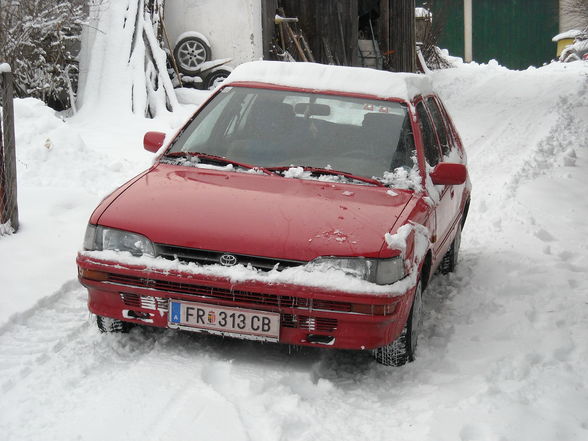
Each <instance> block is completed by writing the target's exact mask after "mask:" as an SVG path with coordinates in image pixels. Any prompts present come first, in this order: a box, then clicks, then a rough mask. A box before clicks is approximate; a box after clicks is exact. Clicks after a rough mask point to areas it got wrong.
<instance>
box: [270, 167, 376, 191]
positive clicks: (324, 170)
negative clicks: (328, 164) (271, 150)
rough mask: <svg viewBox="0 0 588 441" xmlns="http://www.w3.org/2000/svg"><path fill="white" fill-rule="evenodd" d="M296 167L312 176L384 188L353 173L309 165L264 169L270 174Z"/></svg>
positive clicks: (373, 180)
mask: <svg viewBox="0 0 588 441" xmlns="http://www.w3.org/2000/svg"><path fill="white" fill-rule="evenodd" d="M296 167H302V169H303V170H304V171H308V172H311V173H312V174H317V175H332V176H343V177H345V178H347V179H350V180H354V181H361V182H367V183H368V184H372V185H377V186H378V187H385V186H386V185H385V184H384V183H383V182H380V181H378V180H377V179H372V178H366V177H364V176H358V175H354V174H353V173H349V172H346V171H340V170H332V169H330V168H321V167H312V166H309V165H288V166H281V167H266V169H267V170H269V171H272V172H284V171H287V170H289V169H291V168H296Z"/></svg>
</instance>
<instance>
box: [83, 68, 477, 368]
mask: <svg viewBox="0 0 588 441" xmlns="http://www.w3.org/2000/svg"><path fill="white" fill-rule="evenodd" d="M164 138H165V134H163V133H157V132H149V133H147V134H146V135H145V148H146V149H147V150H150V151H152V152H158V153H157V158H156V160H155V162H154V164H153V166H152V167H150V168H149V169H148V170H146V171H145V172H143V173H141V174H140V175H138V176H136V177H135V178H133V179H131V180H130V181H129V182H127V183H126V184H124V185H123V186H121V187H120V188H119V189H117V190H115V191H114V192H113V193H112V194H111V195H110V196H108V197H107V198H106V199H105V200H104V201H103V202H102V203H101V204H100V205H99V206H98V207H97V208H96V210H95V211H94V213H93V214H92V216H91V218H90V221H89V225H88V229H87V232H86V236H85V240H84V249H83V250H82V251H81V252H80V253H79V255H78V258H77V264H78V268H79V279H80V281H81V282H82V284H83V285H84V286H85V287H86V288H87V289H88V294H89V295H88V305H89V309H90V311H91V312H92V313H94V314H96V316H97V324H98V327H99V328H100V330H102V331H105V332H109V331H126V330H128V329H129V327H130V326H131V325H137V324H138V325H148V326H158V327H163V328H171V329H179V330H185V331H189V332H201V333H209V334H218V335H222V336H228V337H236V338H242V339H254V340H260V341H269V342H279V343H286V344H292V345H303V346H317V347H324V348H344V349H357V350H367V351H372V352H373V354H374V356H375V358H376V360H377V361H378V362H380V363H382V364H385V365H402V364H404V363H406V362H407V361H412V360H413V359H414V357H415V352H416V348H417V341H418V335H419V329H420V326H421V319H422V293H423V291H424V290H425V289H426V288H427V285H428V284H429V281H430V279H431V276H432V275H433V274H434V273H435V272H436V271H438V270H439V271H440V272H442V273H448V272H451V271H453V270H454V269H455V267H456V263H457V257H458V252H459V247H460V240H461V232H462V228H463V226H464V224H465V220H466V217H467V212H468V207H469V203H470V194H471V184H470V182H469V178H468V176H467V170H466V154H465V151H464V148H463V145H462V142H461V140H460V137H459V135H458V134H457V131H456V129H455V126H454V124H453V123H452V121H451V118H450V117H449V115H448V113H447V110H446V109H445V107H444V106H443V104H442V102H441V100H440V99H439V97H438V96H436V95H435V93H434V92H433V90H432V87H431V83H430V81H429V79H428V77H427V76H425V75H414V74H400V73H390V72H383V71H376V70H371V69H364V68H351V67H340V66H327V65H320V64H312V63H280V62H266V61H260V62H252V63H246V64H243V65H241V66H239V67H238V68H237V69H236V70H235V71H234V72H233V73H232V74H231V75H230V77H229V78H228V79H227V80H226V81H225V82H224V83H223V85H222V86H221V87H220V88H219V89H217V90H216V92H215V93H214V94H213V95H212V96H211V97H210V99H209V100H208V101H207V102H206V103H204V104H203V105H202V106H201V107H200V108H199V109H198V110H197V111H196V113H195V114H194V115H193V116H192V118H191V119H190V120H189V121H188V123H187V124H186V125H185V126H184V127H183V128H182V129H181V130H180V131H179V132H178V133H177V134H176V135H175V136H174V137H173V139H172V140H171V142H169V144H168V145H166V146H165V147H164V146H163V143H164Z"/></svg>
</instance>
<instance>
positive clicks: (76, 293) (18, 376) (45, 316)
mask: <svg viewBox="0 0 588 441" xmlns="http://www.w3.org/2000/svg"><path fill="white" fill-rule="evenodd" d="M83 294H84V293H83V292H82V287H81V286H80V285H79V283H78V282H77V280H71V281H69V282H67V283H65V284H64V285H63V286H62V287H61V289H59V290H58V291H57V292H56V293H54V294H53V295H51V296H48V297H45V298H44V299H42V300H41V301H40V302H38V303H37V304H36V305H35V306H34V307H33V308H31V309H29V310H27V311H24V312H21V313H19V314H18V315H17V316H16V317H14V318H13V319H12V320H11V321H9V322H8V323H6V324H5V325H4V326H2V328H1V329H0V378H2V379H3V381H2V383H1V385H0V390H1V391H2V392H3V393H7V392H8V391H9V390H10V389H12V387H14V385H15V384H16V383H18V382H19V381H20V380H22V379H24V378H25V377H27V376H28V375H29V374H30V373H31V372H33V371H35V370H37V369H38V368H40V367H41V366H43V365H44V364H45V363H47V362H48V361H49V360H50V359H51V358H52V357H53V356H54V355H55V354H57V353H59V352H60V351H61V350H62V349H63V348H64V347H65V346H66V345H67V344H68V342H70V341H72V340H73V339H75V337H76V335H79V334H80V332H81V331H82V330H83V329H84V328H86V327H87V320H86V317H87V316H88V312H87V308H86V307H85V302H84V301H83V299H82V295H83Z"/></svg>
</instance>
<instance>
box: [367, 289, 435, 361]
mask: <svg viewBox="0 0 588 441" xmlns="http://www.w3.org/2000/svg"><path fill="white" fill-rule="evenodd" d="M422 311H423V289H422V284H421V281H420V280H419V281H418V283H417V287H416V290H415V293H414V300H413V301H412V308H411V309H410V314H409V316H408V320H407V321H406V325H404V329H403V330H402V333H401V334H400V335H399V336H398V338H397V339H396V340H394V341H393V342H392V343H390V344H388V345H386V346H382V347H381V348H378V349H376V350H374V358H375V359H376V361H377V362H378V363H380V364H383V365H384V366H402V365H404V364H406V363H408V362H409V361H414V357H415V353H416V348H417V343H418V337H419V333H420V330H421V325H422V321H423V318H422Z"/></svg>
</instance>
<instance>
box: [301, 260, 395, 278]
mask: <svg viewBox="0 0 588 441" xmlns="http://www.w3.org/2000/svg"><path fill="white" fill-rule="evenodd" d="M307 266H308V268H309V269H311V270H317V271H328V270H333V269H334V270H339V271H343V272H344V273H346V274H348V275H350V276H353V277H357V278H359V279H363V280H367V281H368V282H373V283H377V284H378V285H389V284H390V283H394V282H397V281H399V280H400V279H402V278H404V276H406V273H405V271H404V263H403V261H402V258H401V257H400V256H398V257H392V258H390V259H367V258H364V257H353V258H351V257H349V258H345V257H343V258H341V257H318V258H316V259H314V260H313V261H311V262H309V263H308V265H307Z"/></svg>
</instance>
